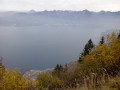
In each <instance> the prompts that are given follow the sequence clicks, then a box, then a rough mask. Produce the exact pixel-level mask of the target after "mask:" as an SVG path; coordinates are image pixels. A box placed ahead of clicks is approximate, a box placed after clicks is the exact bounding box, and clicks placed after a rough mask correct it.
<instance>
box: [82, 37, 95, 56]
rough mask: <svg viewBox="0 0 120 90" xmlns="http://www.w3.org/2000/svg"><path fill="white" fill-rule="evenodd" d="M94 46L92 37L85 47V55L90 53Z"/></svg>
mask: <svg viewBox="0 0 120 90" xmlns="http://www.w3.org/2000/svg"><path fill="white" fill-rule="evenodd" d="M93 47H94V44H93V42H92V40H91V39H90V40H89V41H88V43H87V44H86V45H85V47H84V50H83V55H84V56H85V55H87V54H89V52H90V51H91V50H92V48H93Z"/></svg>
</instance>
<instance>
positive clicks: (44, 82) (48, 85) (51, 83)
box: [36, 73, 62, 90]
mask: <svg viewBox="0 0 120 90" xmlns="http://www.w3.org/2000/svg"><path fill="white" fill-rule="evenodd" d="M36 80H37V81H38V83H39V89H40V90H46V89H49V90H54V89H55V88H60V87H61V85H62V81H61V80H60V79H59V78H58V77H56V76H53V75H52V74H50V73H41V74H39V75H38V77H37V79H36Z"/></svg>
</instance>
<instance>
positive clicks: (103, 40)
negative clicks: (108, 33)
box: [99, 36, 105, 45]
mask: <svg viewBox="0 0 120 90" xmlns="http://www.w3.org/2000/svg"><path fill="white" fill-rule="evenodd" d="M103 43H105V39H104V37H103V36H102V37H101V41H100V42H99V44H100V45H102V44H103Z"/></svg>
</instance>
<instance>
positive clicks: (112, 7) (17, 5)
mask: <svg viewBox="0 0 120 90" xmlns="http://www.w3.org/2000/svg"><path fill="white" fill-rule="evenodd" d="M32 9H33V10H36V11H43V10H48V11H49V10H73V11H81V10H85V9H87V10H91V11H101V10H105V11H120V0H0V11H29V10H32Z"/></svg>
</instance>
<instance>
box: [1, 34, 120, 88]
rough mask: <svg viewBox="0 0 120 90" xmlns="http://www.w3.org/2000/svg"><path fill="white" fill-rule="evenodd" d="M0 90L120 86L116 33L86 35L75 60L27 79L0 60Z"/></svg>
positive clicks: (119, 44) (119, 43) (119, 40)
mask: <svg viewBox="0 0 120 90" xmlns="http://www.w3.org/2000/svg"><path fill="white" fill-rule="evenodd" d="M0 90H120V34H116V33H112V34H108V35H107V36H105V37H102V38H101V40H100V42H99V44H97V45H94V43H93V42H92V40H91V39H90V40H89V41H88V43H87V44H86V45H85V47H84V49H83V52H82V53H81V54H80V57H79V60H78V61H77V62H75V63H74V64H72V65H64V66H62V65H59V64H57V66H56V67H55V68H54V70H53V71H52V72H46V73H42V74H40V75H38V77H37V78H36V80H29V79H27V78H25V77H23V75H22V74H21V73H20V72H19V71H16V70H8V69H6V68H5V67H4V66H3V65H2V63H0Z"/></svg>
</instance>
